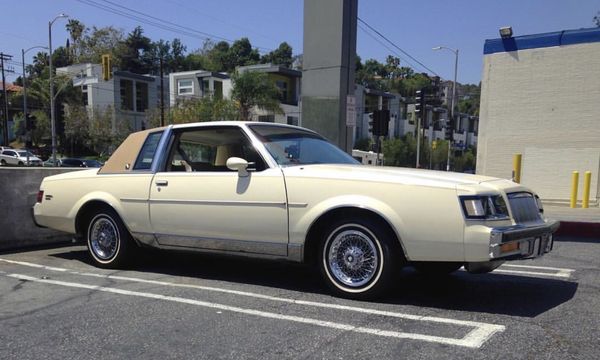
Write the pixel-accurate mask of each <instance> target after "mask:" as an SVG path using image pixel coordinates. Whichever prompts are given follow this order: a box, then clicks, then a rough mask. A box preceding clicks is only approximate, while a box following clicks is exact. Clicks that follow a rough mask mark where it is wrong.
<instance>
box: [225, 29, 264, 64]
mask: <svg viewBox="0 0 600 360" xmlns="http://www.w3.org/2000/svg"><path fill="white" fill-rule="evenodd" d="M229 53H230V59H231V61H232V65H233V68H230V69H227V72H232V71H234V70H235V68H236V67H238V66H246V65H253V64H258V62H259V61H260V54H259V53H258V50H256V49H253V48H252V44H250V40H248V38H246V37H243V38H241V39H239V40H236V41H234V42H233V44H231V48H230V49H229Z"/></svg>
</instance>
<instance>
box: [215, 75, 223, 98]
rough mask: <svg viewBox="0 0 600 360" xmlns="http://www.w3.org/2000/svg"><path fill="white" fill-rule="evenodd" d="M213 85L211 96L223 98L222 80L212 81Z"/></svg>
mask: <svg viewBox="0 0 600 360" xmlns="http://www.w3.org/2000/svg"><path fill="white" fill-rule="evenodd" d="M213 85H214V87H215V91H214V92H213V96H214V97H215V99H219V100H221V99H223V82H222V81H216V80H215V81H214V82H213Z"/></svg>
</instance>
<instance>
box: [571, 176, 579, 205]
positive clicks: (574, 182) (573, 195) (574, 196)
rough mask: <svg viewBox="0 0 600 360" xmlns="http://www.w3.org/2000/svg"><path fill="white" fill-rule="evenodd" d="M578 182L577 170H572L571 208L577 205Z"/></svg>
mask: <svg viewBox="0 0 600 360" xmlns="http://www.w3.org/2000/svg"><path fill="white" fill-rule="evenodd" d="M578 184H579V171H573V177H572V178H571V208H573V209H574V208H576V207H577V185H578Z"/></svg>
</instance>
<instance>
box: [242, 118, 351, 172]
mask: <svg viewBox="0 0 600 360" xmlns="http://www.w3.org/2000/svg"><path fill="white" fill-rule="evenodd" d="M249 127H250V129H251V130H252V131H253V132H254V133H255V134H256V135H257V137H258V138H259V139H260V140H261V141H262V142H263V144H265V147H266V148H267V150H268V151H269V153H270V154H271V156H272V157H273V158H274V159H275V161H277V164H279V165H283V166H286V165H305V164H358V162H357V161H356V160H355V159H354V158H352V157H351V156H350V155H348V154H346V153H345V152H343V151H342V150H340V149H339V148H338V147H336V146H335V145H333V144H331V143H330V142H328V141H327V140H325V139H324V138H322V137H320V136H319V135H317V134H315V133H313V132H310V131H305V130H301V129H295V128H289V127H283V126H269V125H249Z"/></svg>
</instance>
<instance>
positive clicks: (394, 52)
mask: <svg viewBox="0 0 600 360" xmlns="http://www.w3.org/2000/svg"><path fill="white" fill-rule="evenodd" d="M358 27H359V28H360V29H361V30H362V31H363V32H364V33H365V34H367V35H368V36H369V37H370V38H371V39H373V40H375V41H377V42H378V43H379V44H380V45H381V46H383V47H384V48H386V49H388V50H389V51H390V52H392V53H393V54H395V55H397V56H398V57H399V58H400V59H401V60H404V62H406V63H407V64H409V65H410V66H412V67H413V68H416V67H417V66H415V64H413V63H411V62H410V61H408V60H407V59H406V58H405V57H404V56H402V55H400V54H399V53H398V51H396V50H394V49H392V48H391V47H389V46H387V45H386V44H385V43H384V42H382V41H381V40H379V39H378V38H376V37H375V36H374V35H373V34H371V33H370V32H368V31H367V30H365V28H364V27H362V26H361V25H360V24H359V25H358Z"/></svg>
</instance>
